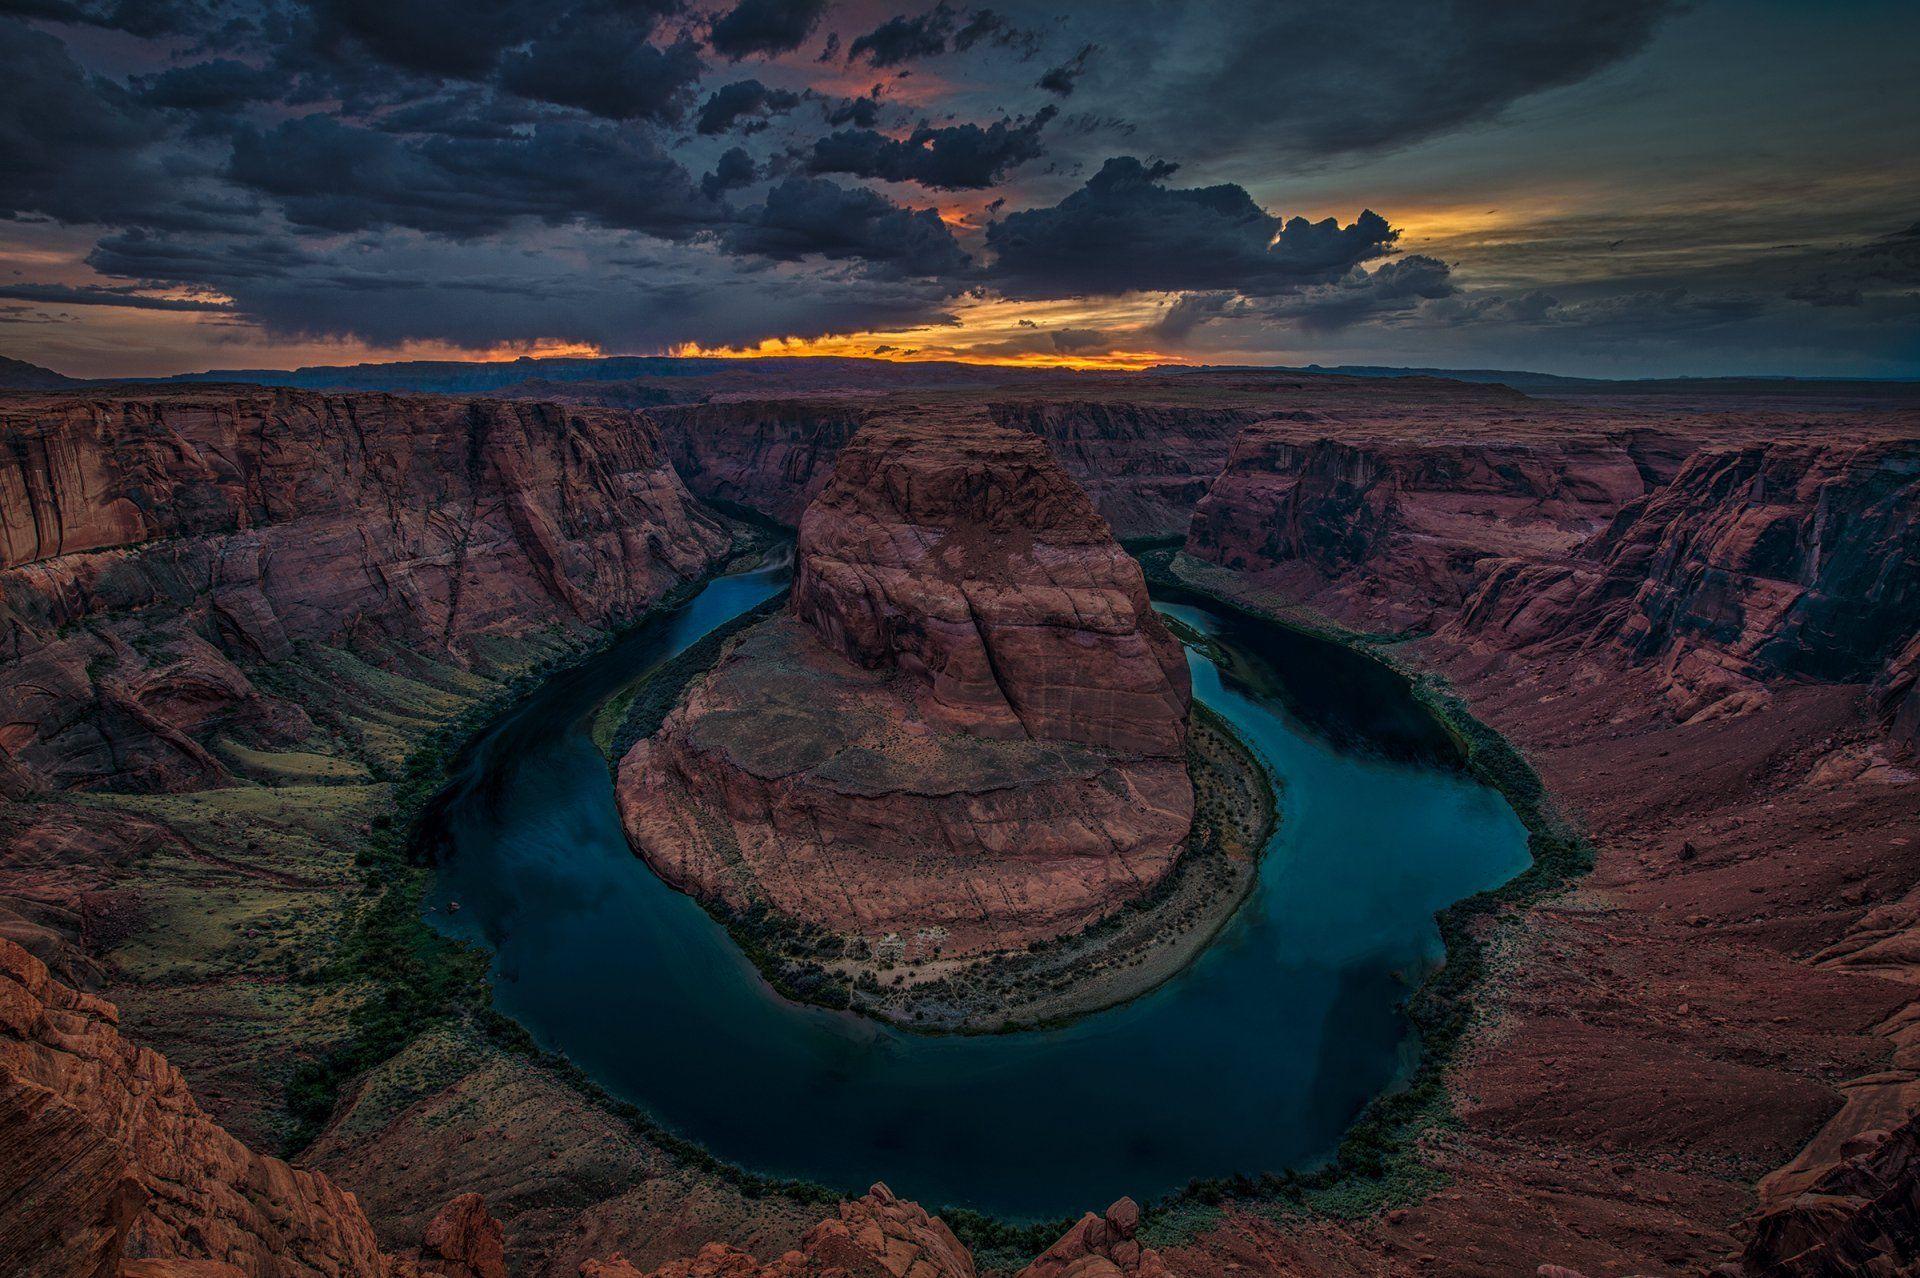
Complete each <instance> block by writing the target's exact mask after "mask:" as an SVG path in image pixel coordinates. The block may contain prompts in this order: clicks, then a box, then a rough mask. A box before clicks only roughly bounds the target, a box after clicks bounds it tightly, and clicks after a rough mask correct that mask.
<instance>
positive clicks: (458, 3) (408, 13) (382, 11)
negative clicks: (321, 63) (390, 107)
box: [308, 0, 552, 79]
mask: <svg viewBox="0 0 1920 1278" xmlns="http://www.w3.org/2000/svg"><path fill="white" fill-rule="evenodd" d="M308 8H309V9H310V10H311V12H312V15H313V18H314V21H315V32H314V38H315V42H316V44H317V45H318V46H319V47H320V48H321V49H323V50H326V51H328V52H333V53H339V54H350V53H351V52H352V49H353V47H357V48H358V49H359V50H361V51H363V52H365V53H366V54H370V55H372V56H373V57H375V58H378V59H379V60H380V61H382V62H386V63H389V64H391V65H393V66H397V67H405V68H407V69H408V70H411V71H419V72H422V73H425V74H429V75H450V76H461V77H465V78H468V79H473V78H477V77H479V76H482V75H484V74H486V73H487V72H488V71H490V70H491V69H492V67H493V65H494V63H495V62H497V61H498V60H499V58H500V55H501V53H502V52H504V51H505V50H506V49H508V48H509V47H511V46H513V45H516V44H520V43H522V42H524V41H526V40H530V39H532V38H533V37H534V36H535V35H537V34H538V33H539V32H540V31H541V30H542V29H543V28H544V27H545V25H546V24H547V22H549V21H551V18H552V15H551V14H550V13H548V12H545V11H544V10H542V8H541V7H539V6H536V5H529V4H526V3H524V2H523V0H309V4H308Z"/></svg>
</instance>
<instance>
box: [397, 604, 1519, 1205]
mask: <svg viewBox="0 0 1920 1278" xmlns="http://www.w3.org/2000/svg"><path fill="white" fill-rule="evenodd" d="M787 572H788V570H787V569H785V568H774V569H763V570H759V571H755V572H749V573H742V574H738V575H734V576H727V577H721V578H717V579H716V580H714V581H713V582H711V583H710V584H709V585H708V586H707V587H706V588H705V589H704V590H703V591H702V592H701V593H700V594H699V595H698V596H697V597H695V598H694V599H693V600H691V601H690V602H689V603H687V604H686V605H685V606H683V607H681V608H679V609H677V610H675V611H672V612H670V613H667V614H665V615H662V616H660V617H658V618H656V619H654V620H651V621H649V622H648V623H646V624H645V625H643V626H641V627H639V628H638V629H636V630H635V631H633V632H631V633H630V634H628V635H626V636H625V637H623V638H622V639H621V640H620V641H619V642H617V643H616V644H615V645H613V646H612V647H610V648H608V649H607V650H606V651H604V652H602V653H600V654H598V655H596V656H594V657H592V658H591V659H589V660H587V661H586V662H584V663H583V664H581V665H579V666H577V667H574V668H572V669H569V670H566V671H564V672H562V673H560V674H558V675H556V676H555V677H554V678H553V679H551V680H549V681H548V682H547V683H545V684H543V685H542V686H541V687H539V688H538V689H537V690H535V691H534V692H533V693H532V694H531V695H530V696H529V697H527V698H526V699H525V700H523V701H520V702H518V703H516V704H515V705H514V706H513V707H512V708H511V709H510V710H508V711H507V712H506V713H504V714H503V715H502V716H501V717H500V718H498V719H497V720H495V721H494V722H493V723H492V724H491V725H489V726H488V727H487V728H486V729H485V730H484V731H483V732H482V733H481V734H480V735H479V736H478V737H476V738H475V739H474V740H473V741H472V742H471V743H470V744H469V746H468V748H467V749H466V750H465V751H464V752H463V754H462V756H461V760H460V763H459V764H458V765H457V767H456V773H455V776H454V778H453V781H452V784H451V786H450V788H449V790H448V791H447V793H446V795H445V800H446V801H445V802H444V804H443V805H442V806H440V807H439V808H438V809H437V811H438V818H437V819H438V821H439V822H440V827H439V828H438V829H436V830H434V831H431V832H430V834H431V835H432V836H434V837H436V838H438V839H439V840H441V841H442V842H441V846H442V848H443V851H442V853H441V863H440V866H439V870H438V875H437V878H436V881H435V884H434V886H433V888H432V890H431V892H430V894H429V899H428V902H427V911H428V914H427V917H428V918H429V920H430V921H431V922H432V923H433V925H434V926H436V927H438V928H441V929H442V930H444V931H446V932H448V933H450V934H452V935H456V936H459V937H462V938H464V939H468V940H471V941H474V942H477V943H480V944H484V945H486V946H487V947H488V948H489V949H490V950H491V951H492V952H493V954H494V960H493V966H492V981H493V990H494V999H495V1005H496V1006H497V1007H498V1008H499V1009H500V1010H501V1011H502V1012H504V1013H505V1014H507V1015H509V1016H511V1017H513V1018H514V1019H515V1020H517V1021H518V1022H520V1024H522V1025H523V1026H525V1027H526V1028H527V1030H528V1031H529V1032H530V1033H532V1035H533V1036H534V1038H535V1039H536V1040H537V1041H538V1042H539V1043H540V1044H541V1045H542V1046H543V1047H545V1048H547V1049H549V1050H552V1051H555V1052H558V1053H561V1054H563V1055H565V1056H566V1057H567V1058H568V1059H570V1060H571V1061H572V1062H573V1063H574V1064H575V1065H576V1066H578V1067H579V1068H580V1069H581V1070H583V1071H585V1072H586V1073H587V1074H588V1075H590V1076H591V1077H592V1078H593V1079H595V1080H596V1081H597V1082H599V1083H600V1084H601V1085H602V1086H604V1087H605V1088H606V1089H607V1090H608V1091H609V1092H611V1093H613V1094H614V1095H616V1096H619V1097H621V1098H622V1099H625V1100H628V1101H631V1102H633V1103H634V1104H636V1105H639V1106H641V1107H642V1108H644V1109H646V1110H647V1111H648V1112H649V1113H651V1114H653V1115H654V1116H655V1117H656V1118H657V1119H658V1120H659V1121H660V1122H662V1123H663V1124H665V1125H666V1126H668V1127H670V1128H672V1129H673V1130H675V1131H677V1132H679V1133H681V1134H682V1135H684V1136H687V1137H689V1138H691V1139H694V1140H697V1141H699V1142H701V1143H702V1144H704V1145H705V1146H707V1147H708V1148H709V1149H711V1150H712V1151H713V1152H714V1153H715V1154H717V1155H719V1156H720V1157H722V1158H726V1159H729V1160H731V1161H733V1162H736V1163H739V1164H741V1165H743V1166H746V1167H749V1168H752V1169H754V1170H756V1171H761V1172H765V1173H769V1174H775V1175H786V1176H796V1177H803V1178H806V1179H809V1180H814V1181H819V1182H822V1183H824V1184H828V1185H832V1186H835V1187H837V1188H844V1189H849V1190H859V1189H864V1188H865V1187H866V1186H867V1185H868V1184H870V1183H871V1182H873V1181H875V1180H879V1179H884V1180H886V1181H887V1183H888V1184H889V1185H891V1186H892V1187H893V1188H894V1190H895V1191H896V1192H898V1193H901V1194H903V1195H905V1196H907V1197H911V1198H915V1199H918V1200H920V1201H922V1202H924V1203H927V1204H928V1205H929V1206H930V1207H931V1206H933V1205H936V1204H938V1205H944V1206H966V1207H972V1208H975V1209H977V1210H981V1211H987V1212H992V1213H995V1214H999V1215H1003V1216H1008V1217H1014V1218H1051V1217H1056V1216H1063V1215H1070V1214H1073V1213H1077V1212H1079V1211H1082V1210H1085V1209H1087V1208H1090V1207H1091V1208H1095V1209H1097V1208H1099V1207H1101V1206H1103V1205H1104V1204H1106V1203H1108V1202H1111V1201H1112V1200H1113V1199H1115V1198H1117V1197H1119V1196H1120V1195H1122V1194H1131V1195H1133V1196H1135V1197H1136V1198H1139V1199H1141V1200H1142V1201H1146V1200H1148V1199H1151V1198H1154V1197H1157V1196H1159V1195H1160V1194H1163V1193H1165V1192H1167V1191H1169V1190H1171V1189H1174V1188H1177V1187H1178V1186H1180V1185H1183V1184H1185V1183H1186V1182H1187V1181H1188V1180H1189V1179H1191V1178H1193V1177H1195V1176H1217V1175H1223V1174H1228V1173H1232V1172H1237V1171H1244V1172H1259V1171H1278V1170H1282V1169H1285V1168H1289V1167H1306V1166H1310V1165H1311V1164H1313V1163H1314V1162H1316V1161H1318V1160H1320V1159H1322V1158H1324V1157H1326V1156H1328V1155H1330V1154H1331V1152H1332V1151H1333V1148H1334V1147H1335V1146H1336V1145H1337V1144H1338V1142H1339V1138H1340V1135H1341V1133H1342V1131H1343V1130H1344V1129H1345V1128H1346V1126H1347V1125H1348V1124H1349V1123H1350V1122H1351V1121H1352V1120H1353V1118H1354V1117H1355V1116H1356V1115H1357V1114H1358V1112H1359V1110H1360V1109H1361V1107H1362V1106H1363V1105H1365V1103H1366V1102H1367V1101H1368V1100H1369V1099H1370V1098H1371V1097H1373V1096H1374V1095H1376V1094H1378V1093H1379V1092H1381V1091H1383V1090H1386V1089H1388V1088H1390V1087H1392V1086H1393V1085H1394V1084H1395V1083H1396V1082H1397V1081H1398V1080H1399V1079H1400V1078H1402V1077H1404V1075H1405V1073H1406V1072H1407V1070H1408V1069H1409V1068H1410V1067H1411V1066H1412V1064H1413V1063H1414V1061H1415V1060H1416V1059H1417V1053H1418V1043H1417V1040H1416V1038H1415V1036H1414V1034H1413V1032H1412V1029H1411V1027H1410V1025H1409V1024H1408V1022H1407V1020H1406V1018H1405V1016H1404V1015H1403V1013H1402V1011H1401V1007H1402V1004H1403V1003H1404V1001H1405V999H1406V997H1407V996H1408V994H1409V993H1410V992H1411V990H1412V987H1413V986H1414V985H1415V984H1417V983H1418V981H1419V980H1420V979H1421V978H1422V977H1423V976H1424V974H1425V973H1426V972H1428V971H1430V970H1431V968H1432V965H1433V964H1434V963H1436V962H1437V961H1438V960H1439V958H1440V957H1441V946H1440V939H1439V932H1438V929H1437V927H1436V925H1435V922H1434V918H1433V916H1434V913H1435V911H1437V910H1440V909H1442V908H1444V907H1446V906H1447V905H1449V904H1451V903H1453V902H1454V901H1457V900H1460V899H1461V898H1463V897H1466V896H1470V895H1472V894H1474V893H1475V892H1479V891H1482V890H1484V889H1487V888H1491V887H1495V886H1498V885H1499V884H1501V883H1503V882H1505V881H1506V880H1507V879H1509V878H1511V877H1512V876H1513V875H1515V874H1517V873H1519V872H1520V871H1521V870H1522V869H1524V868H1525V867H1526V865H1527V863H1528V855H1527V839H1526V832H1525V830H1524V829H1523V828H1522V827H1521V824H1520V821H1519V819H1518V818H1517V817H1516V816H1515V815H1514V814H1513V812H1512V810H1511V809H1510V808H1509V807H1508V806H1507V804H1506V802H1505V800H1504V799H1503V798H1502V797H1501V796H1500V795H1499V794H1498V793H1497V792H1495V791H1493V790H1492V789H1490V788H1488V787H1486V786H1484V785H1482V784H1480V783H1479V782H1477V781H1475V780H1474V779H1472V778H1471V777H1469V776H1467V775H1466V774H1465V772H1463V771H1462V770H1460V769H1459V768H1458V766H1457V765H1456V764H1455V763H1454V762H1453V761H1452V747H1451V745H1450V743H1449V741H1448V739H1447V737H1446V735H1445V734H1444V733H1443V732H1442V731H1441V730H1440V728H1439V726H1438V725H1437V724H1436V723H1434V722H1433V721H1432V720H1431V719H1430V718H1428V717H1427V715H1426V713H1425V711H1424V710H1422V709H1421V708H1420V707H1419V706H1418V704H1417V703H1416V702H1415V701H1414V700H1413V698H1412V696H1411V694H1410V693H1409V691H1408V690H1407V688H1406V687H1405V685H1404V684H1402V683H1401V681H1400V680H1399V679H1398V678H1397V677H1396V676H1393V675H1392V674H1391V673H1390V672H1388V671H1386V670H1385V669H1384V668H1383V667H1381V666H1379V665H1378V664H1377V663H1374V662H1371V661H1369V660H1367V659H1365V658H1363V657H1360V656H1358V655H1357V654H1354V653H1352V652H1350V651H1348V650H1347V649H1345V648H1343V647H1341V646H1339V645H1337V644H1334V643H1330V642H1327V641H1324V640H1319V639H1314V638H1310V637H1306V636H1302V635H1300V634H1298V633H1296V632H1293V631H1289V630H1286V629H1284V628H1281V627H1278V626H1272V625H1268V624H1266V623H1264V622H1259V621H1255V620H1252V619H1250V618H1246V617H1243V616H1239V615H1237V614H1228V613H1224V612H1215V611H1213V610H1211V609H1209V608H1208V607H1206V606H1205V604H1204V603H1203V602H1201V601H1199V600H1197V599H1187V598H1184V597H1183V598H1179V599H1175V598H1160V597H1158V595H1156V604H1157V606H1159V607H1160V608H1161V609H1162V610H1164V611H1165V612H1167V613H1168V614H1170V615H1172V616H1175V617H1177V618H1179V619H1180V620H1181V621H1183V622H1185V623H1186V624H1187V625H1188V626H1189V627H1191V628H1192V629H1193V630H1195V631H1200V632H1203V633H1205V634H1207V635H1208V636H1210V637H1211V638H1212V640H1213V645H1212V646H1211V649H1210V653H1211V655H1203V654H1202V653H1200V652H1198V651H1195V650H1194V649H1192V648H1189V650H1188V661H1189V664H1190V665H1191V667H1192V670H1193V690H1194V695H1195V696H1196V697H1197V698H1198V699H1200V700H1201V701H1204V702H1205V703H1206V704H1207V705H1209V706H1211V707H1212V708H1213V709H1214V710H1216V711H1218V712H1219V713H1221V714H1222V715H1224V716H1225V717H1226V718H1228V719H1229V720H1231V721H1232V722H1233V724H1234V725H1235V726H1236V727H1237V728H1238V729H1239V731H1240V732H1241V734H1242V736H1243V737H1244V738H1245V739H1246V740H1248V741H1249V742H1251V743H1252V744H1253V745H1254V747H1255V748H1256V749H1257V750H1258V751H1259V752H1260V754H1261V755H1262V756H1263V757H1264V759H1265V760H1266V762H1267V764H1268V766H1269V768H1270V770H1271V772H1272V773H1273V775H1274V776H1275V777H1276V778H1277V780H1278V783H1279V786H1280V790H1281V792H1280V824H1279V829H1278V831H1277V832H1276V834H1275V835H1274V838H1273V840H1272V842H1271V843H1269V844H1268V847H1267V851H1266V854H1265V858H1264V860H1263V861H1262V863H1261V867H1260V877H1259V883H1258V885H1257V886H1256V887H1255V889H1254V891H1253V894H1252V895H1251V897H1249V899H1248V900H1247V902H1246V904H1245V905H1244V906H1242V908H1241V909H1240V911H1239V913H1238V914H1236V915H1235V916H1234V918H1233V920H1232V921H1231V922H1229V923H1228V925H1227V926H1226V927H1225V928H1224V929H1223V930H1222V932H1221V934H1220V936H1219V937H1218V939H1216V940H1215V942H1214V943H1213V945H1212V946H1211V947H1210V948H1209V949H1208V950H1207V951H1206V952H1205V953H1204V954H1202V955H1201V957H1200V958H1199V959H1198V960H1197V961H1195V962H1194V963H1193V964H1192V965H1191V966H1190V967H1188V968H1187V970H1186V971H1184V972H1182V973H1181V974H1180V975H1179V976H1177V977H1175V978H1174V979H1173V980H1171V981H1169V982H1168V983H1167V984H1165V985H1163V986H1161V987H1160V988H1159V989H1157V990H1155V991H1154V992H1152V993H1151V994H1148V995H1146V996H1145V997H1143V998H1140V999H1137V1000H1135V1001H1134V1002H1132V1003H1130V1004H1127V1005H1125V1006H1123V1007H1118V1008H1114V1009H1112V1010H1110V1011H1106V1012H1101V1013H1098V1014H1095V1015H1092V1016H1089V1017H1086V1018H1084V1019H1082V1020H1079V1021H1076V1022H1074V1023H1073V1024H1070V1025H1067V1026H1065V1027H1062V1028H1058V1029H1048V1030H1038V1031H1029V1032H1022V1033H1016V1034H1006V1035H995V1036H983V1037H930V1036H922V1035H915V1034H910V1033H907V1032H904V1031H900V1030H896V1029H893V1028H890V1027H887V1026H883V1025H879V1024H876V1023H874V1022H872V1021H869V1020H866V1019H864V1018H860V1017H857V1016H852V1015H849V1014H845V1013H835V1012H829V1011H825V1010H822V1009H818V1008H812V1007H803V1006H797V1005H795V1004H792V1003H789V1002H786V1001H785V1000H783V999H781V998H780V997H779V996H777V995H775V994H774V993H773V992H772V991H771V990H770V989H768V988H767V986H766V985H765V984H764V983H763V982H762V981H761V979H760V977H759V976H758V974H757V973H756V972H755V971H754V969H753V967H752V966H751V964H749V963H748V962H747V960H746V959H745V958H744V957H743V956H742V955H741V953H740V952H739V950H738V949H737V948H736V947H735V946H734V944H733V942H732V941H731V940H730V939H729V937H728V936H727V933H726V932H725V930H724V929H722V928H721V927H720V926H719V925H718V924H716V923H715V922H713V920H712V919H710V918H709V917H708V916H707V914H706V913H705V911H703V910H702V909H701V908H700V906H699V905H698V904H696V903H695V902H694V901H693V900H691V899H690V898H688V897H685V896H682V895H681V894H680V893H678V892H676V891H674V890H673V889H671V888H669V887H667V886H666V885H665V884H664V883H662V882H661V881H660V880H659V879H658V878H656V877H655V876H654V874H653V873H652V871H651V870H649V869H648V868H647V866H646V864H645V863H644V862H643V861H641V860H640V859H639V858H638V857H637V856H635V855H634V854H633V853H632V851H631V850H629V848H628V846H627V843H626V840H625V838H624V837H623V836H622V834H621V830H620V821H619V817H618V814H617V812H616V810H615V808H614V802H613V785H612V779H611V776H610V774H609V771H608V768H607V765H606V763H605V761H604V760H603V759H602V757H601V755H600V753H599V751H598V750H597V749H596V748H595V746H594V744H593V742H592V740H591V739H590V737H589V735H588V733H589V727H590V720H591V717H592V714H593V711H594V709H595V708H596V707H597V706H598V705H599V704H600V703H601V702H602V701H603V700H604V699H605V698H606V697H607V696H608V695H610V694H611V693H613V692H614V691H615V690H616V689H618V688H619V687H621V686H622V685H623V684H624V683H626V682H627V681H628V680H630V679H631V678H633V677H634V676H635V674H636V673H638V672H640V671H643V670H645V669H646V668H647V667H649V666H650V665H652V664H653V663H655V662H658V661H661V660H663V659H665V658H666V657H669V656H671V655H673V654H674V653H676V652H678V651H680V650H682V649H684V648H685V647H687V646H688V645H689V644H691V643H692V642H694V641H695V640H697V639H698V638H699V637H700V636H701V635H703V634H705V633H706V632H708V631H709V630H711V629H713V628H714V627H715V626H718V625H720V624H722V623H724V622H725V621H727V620H729V619H730V618H732V617H734V616H737V615H738V614H739V613H741V612H743V611H745V610H746V609H748V608H751V607H753V606H754V605H755V604H757V603H759V602H761V601H762V600H764V599H766V598H768V597H770V596H772V595H773V594H776V593H778V591H779V590H781V589H782V588H783V587H784V586H785V584H786V577H787ZM1216 658H1217V660H1216ZM451 901H458V902H459V903H460V908H459V909H458V911H457V912H449V911H448V910H447V908H446V907H447V905H448V903H449V902H451Z"/></svg>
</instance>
